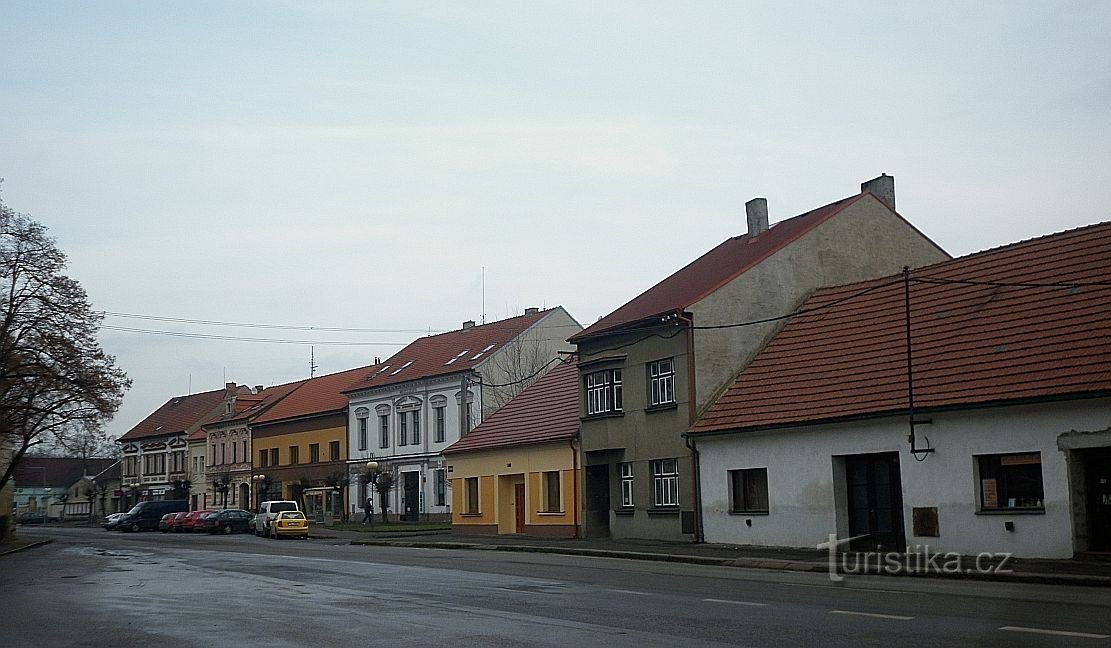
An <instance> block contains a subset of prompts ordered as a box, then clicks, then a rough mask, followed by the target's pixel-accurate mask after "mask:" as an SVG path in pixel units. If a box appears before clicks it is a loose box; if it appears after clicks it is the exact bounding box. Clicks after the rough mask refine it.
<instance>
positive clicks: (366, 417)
mask: <svg viewBox="0 0 1111 648" xmlns="http://www.w3.org/2000/svg"><path fill="white" fill-rule="evenodd" d="M355 420H356V421H357V422H358V426H359V450H366V449H367V446H368V445H369V442H370V410H368V409H367V408H365V407H360V408H359V409H357V410H355Z"/></svg>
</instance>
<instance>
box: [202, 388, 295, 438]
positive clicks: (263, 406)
mask: <svg viewBox="0 0 1111 648" xmlns="http://www.w3.org/2000/svg"><path fill="white" fill-rule="evenodd" d="M307 382H308V380H307V379H306V380H297V381H294V382H290V383H285V384H283V385H275V386H273V387H267V388H266V389H263V390H262V391H260V392H259V393H257V394H240V395H238V396H236V398H235V412H234V413H232V414H223V413H222V412H221V414H220V415H219V416H214V417H213V418H212V419H210V420H209V421H206V422H205V424H204V427H210V426H213V425H225V424H227V423H235V422H241V421H253V420H254V419H255V418H256V417H258V416H260V415H262V414H264V413H266V412H268V411H269V410H270V408H271V407H274V406H275V405H277V404H278V403H280V402H281V401H282V400H283V399H285V398H286V397H288V396H289V395H290V394H292V393H295V392H296V391H298V390H299V389H300V387H301V386H303V385H304V384H305V383H307Z"/></svg>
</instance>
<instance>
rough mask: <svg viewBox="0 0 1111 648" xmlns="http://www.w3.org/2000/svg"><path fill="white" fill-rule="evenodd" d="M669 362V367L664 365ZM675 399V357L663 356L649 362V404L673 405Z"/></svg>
mask: <svg viewBox="0 0 1111 648" xmlns="http://www.w3.org/2000/svg"><path fill="white" fill-rule="evenodd" d="M664 363H667V365H668V367H669V368H668V369H666V370H665V369H664V367H663V365H664ZM675 404H676V400H675V358H661V359H659V360H655V361H653V362H649V363H648V406H649V407H655V408H662V407H671V406H672V405H675Z"/></svg>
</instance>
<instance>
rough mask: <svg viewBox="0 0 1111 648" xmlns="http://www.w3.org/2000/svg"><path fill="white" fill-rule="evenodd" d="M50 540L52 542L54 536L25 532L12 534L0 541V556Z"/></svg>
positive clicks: (46, 542)
mask: <svg viewBox="0 0 1111 648" xmlns="http://www.w3.org/2000/svg"><path fill="white" fill-rule="evenodd" d="M51 542H54V538H48V537H46V536H36V535H28V534H25V533H19V534H13V535H11V536H9V537H8V538H7V539H5V540H4V541H3V542H0V556H6V555H8V554H13V553H16V552H17V551H23V550H24V549H31V548H32V547H39V546H42V545H45V544H50V543H51Z"/></svg>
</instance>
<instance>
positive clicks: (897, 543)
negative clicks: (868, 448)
mask: <svg viewBox="0 0 1111 648" xmlns="http://www.w3.org/2000/svg"><path fill="white" fill-rule="evenodd" d="M845 476H846V478H847V480H848V495H849V535H850V536H852V537H853V538H856V539H855V540H853V541H852V542H851V543H850V544H849V548H850V549H853V550H855V551H904V550H905V549H906V537H905V535H904V534H903V495H902V490H903V487H902V484H901V483H900V481H899V455H898V454H897V453H894V452H884V453H880V454H868V455H853V456H850V457H846V459H845ZM857 536H860V537H857Z"/></svg>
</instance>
